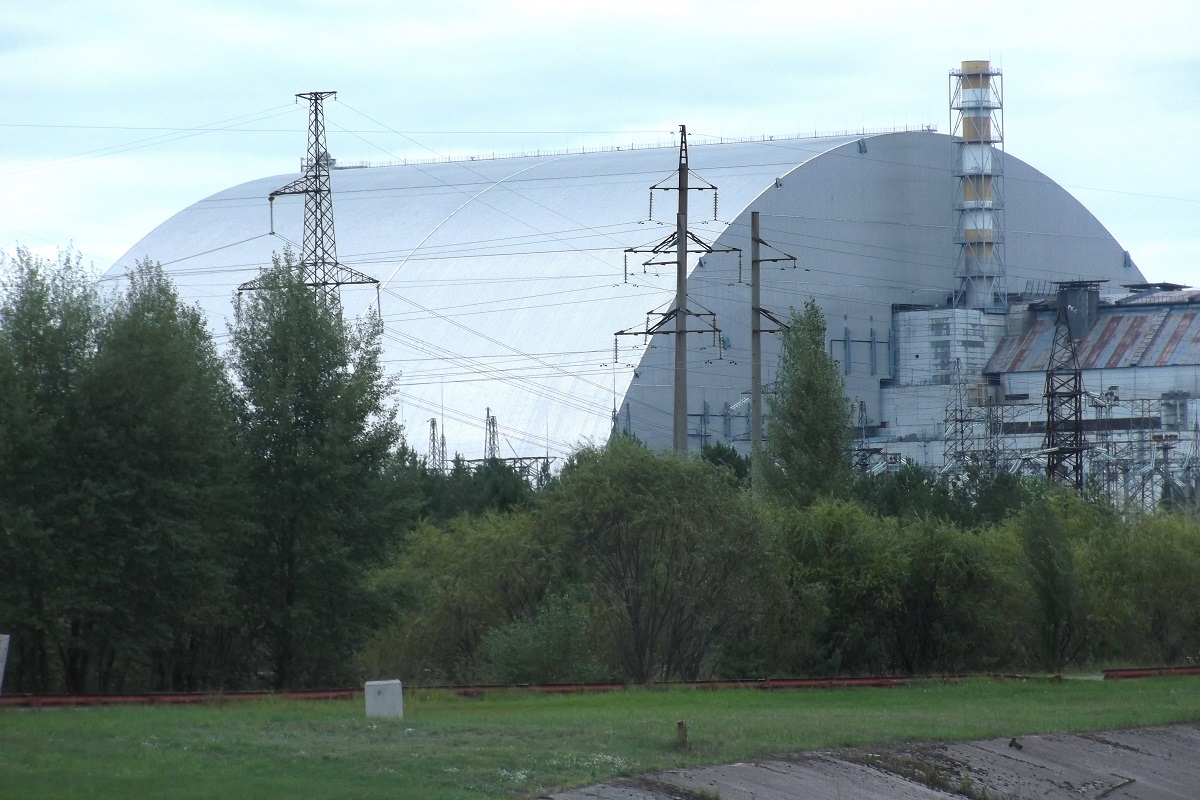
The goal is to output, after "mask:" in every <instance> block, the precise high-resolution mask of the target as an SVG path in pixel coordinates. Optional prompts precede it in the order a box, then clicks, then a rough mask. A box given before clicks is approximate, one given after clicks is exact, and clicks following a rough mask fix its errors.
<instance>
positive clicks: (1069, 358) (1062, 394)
mask: <svg viewBox="0 0 1200 800" xmlns="http://www.w3.org/2000/svg"><path fill="white" fill-rule="evenodd" d="M1096 285H1097V284H1096V283H1094V282H1087V281H1070V282H1065V283H1060V284H1059V285H1058V286H1059V288H1058V313H1057V316H1056V317H1055V320H1054V343H1053V344H1052V345H1051V347H1050V363H1049V364H1047V366H1046V438H1045V440H1044V444H1043V447H1044V449H1045V450H1046V477H1047V478H1048V479H1049V480H1051V481H1053V482H1055V483H1061V484H1064V485H1067V486H1072V487H1074V488H1075V490H1076V491H1080V492H1081V491H1083V454H1084V452H1086V451H1087V449H1088V447H1087V439H1086V438H1084V435H1083V370H1081V369H1080V368H1079V360H1078V358H1077V357H1076V351H1075V341H1076V338H1081V337H1082V335H1083V333H1084V332H1085V331H1084V328H1083V325H1082V324H1080V323H1079V320H1080V319H1081V318H1084V317H1085V316H1086V315H1085V314H1084V313H1080V309H1078V308H1072V305H1071V300H1072V299H1076V298H1079V297H1081V296H1086V294H1087V290H1088V289H1089V288H1092V287H1095V286H1096ZM1076 302H1078V300H1076ZM1073 320H1074V321H1075V322H1076V325H1075V326H1074V327H1075V329H1076V330H1074V331H1073V330H1072V324H1071V323H1072V321H1073Z"/></svg>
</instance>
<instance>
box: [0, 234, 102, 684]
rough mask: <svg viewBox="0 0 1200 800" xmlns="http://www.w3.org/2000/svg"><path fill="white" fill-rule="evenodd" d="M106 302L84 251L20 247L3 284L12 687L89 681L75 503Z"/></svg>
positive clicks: (2, 467) (5, 588) (5, 543)
mask: <svg viewBox="0 0 1200 800" xmlns="http://www.w3.org/2000/svg"><path fill="white" fill-rule="evenodd" d="M102 318H103V310H102V307H101V304H100V301H99V298H98V296H97V294H96V291H95V288H94V284H93V281H92V279H91V276H90V275H89V274H88V272H87V270H86V269H85V268H84V267H83V266H82V264H81V262H80V259H79V256H78V254H72V253H64V254H60V255H59V257H58V259H57V260H53V261H52V260H48V259H43V258H40V257H38V256H35V255H33V254H31V253H30V252H29V251H28V250H27V249H25V248H21V247H18V248H17V250H16V254H15V256H14V257H11V258H8V257H5V258H3V284H2V286H0V620H3V621H4V624H5V625H6V627H8V628H9V630H8V631H7V632H9V633H11V634H13V637H14V638H13V642H12V651H11V653H10V660H9V672H8V679H7V685H11V686H12V687H13V688H14V689H16V690H18V691H46V690H48V689H52V688H56V687H57V684H58V682H59V680H60V679H61V675H62V672H63V669H64V666H65V667H66V669H67V671H68V673H69V676H68V680H67V687H68V688H69V689H72V690H79V689H81V688H82V686H81V681H82V679H83V676H84V675H85V674H86V663H85V659H84V658H83V657H82V653H81V652H80V651H79V650H78V649H77V648H75V647H74V645H73V641H74V637H73V631H72V630H71V627H72V624H73V623H72V622H70V620H71V618H72V616H73V615H72V613H71V612H72V611H73V610H74V609H75V607H76V606H77V604H78V602H79V600H78V597H79V591H78V589H79V588H80V587H79V586H78V581H79V580H80V579H81V578H82V577H83V576H82V575H81V572H80V571H81V570H82V571H83V572H85V573H86V570H87V568H88V562H87V560H86V556H87V553H86V548H85V547H84V546H83V542H84V541H85V537H84V534H85V533H86V528H85V526H84V524H83V519H82V518H81V515H80V513H79V510H78V509H77V508H76V507H75V506H74V505H73V497H74V493H75V492H76V491H77V489H78V487H79V486H80V485H81V484H82V482H83V481H84V479H85V478H86V477H87V471H86V469H85V465H84V464H83V462H82V459H81V457H80V452H79V448H78V447H77V443H78V441H79V439H80V437H81V435H82V434H83V432H84V430H85V428H86V423H85V421H84V419H83V414H82V413H81V404H80V396H81V385H82V383H83V382H84V381H85V380H86V378H87V375H88V372H89V370H90V369H91V367H92V359H93V356H94V354H95V347H96V332H97V329H98V327H99V324H100V322H101V320H102Z"/></svg>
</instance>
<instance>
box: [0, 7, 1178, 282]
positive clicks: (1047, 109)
mask: <svg viewBox="0 0 1200 800" xmlns="http://www.w3.org/2000/svg"><path fill="white" fill-rule="evenodd" d="M973 59H990V60H991V61H992V62H993V64H994V65H996V66H999V67H1000V68H1001V69H1002V70H1003V88H1004V103H1005V116H1004V121H1005V125H1004V128H1005V130H1004V134H1005V149H1006V150H1007V151H1008V152H1009V153H1010V154H1012V155H1014V156H1017V157H1018V158H1020V159H1022V160H1024V161H1026V162H1028V163H1029V164H1031V165H1033V166H1034V167H1036V168H1037V169H1039V170H1041V171H1042V172H1043V173H1045V174H1046V175H1048V176H1049V177H1050V178H1052V179H1053V180H1055V181H1057V182H1058V183H1059V184H1061V185H1063V186H1064V187H1065V188H1067V189H1068V191H1070V192H1071V193H1072V194H1074V195H1075V196H1076V197H1077V198H1078V199H1079V200H1080V201H1081V202H1082V203H1083V204H1084V205H1085V206H1087V207H1088V208H1089V209H1090V210H1091V211H1092V213H1093V214H1095V216H1096V217H1097V218H1098V219H1099V220H1100V221H1101V222H1102V223H1103V224H1104V225H1105V226H1106V227H1107V228H1108V229H1109V231H1110V232H1111V233H1112V234H1113V235H1114V236H1115V237H1116V239H1117V240H1118V241H1119V242H1121V243H1122V244H1123V245H1124V247H1125V248H1126V249H1128V250H1129V251H1130V252H1131V255H1132V257H1133V259H1134V261H1135V262H1136V263H1137V264H1138V266H1139V267H1140V268H1141V269H1142V272H1143V274H1145V276H1146V277H1147V279H1148V280H1151V281H1172V282H1178V283H1184V284H1188V285H1197V286H1200V257H1198V256H1200V147H1198V146H1197V144H1196V139H1197V133H1198V132H1200V3H1197V2H1195V0H1159V1H1157V2H1156V1H1155V0H1148V1H1147V2H1140V3H1129V2H1109V0H1091V2H1076V1H1075V0H1065V1H1063V2H1056V0H1049V1H1047V0H1041V1H1040V2H1026V1H1025V0H1005V1H1004V2H996V3H991V4H989V3H982V2H979V3H963V2H940V0H939V1H935V2H920V1H919V0H909V1H908V2H897V1H896V0H893V1H892V2H878V1H877V0H841V2H836V3H833V2H828V0H823V1H822V2H811V0H783V1H782V2H776V0H742V1H741V2H731V1H729V2H716V1H710V0H655V2H646V1H645V0H641V1H640V2H634V1H633V0H605V2H602V3H594V2H590V1H589V0H573V2H553V3H551V2H541V1H539V0H491V1H490V2H477V1H474V0H440V2H427V1H426V2H409V0H388V1H387V2H377V1H376V0H328V1H327V0H291V2H287V3H283V2H256V0H191V2H173V0H153V1H152V2H144V1H143V0H105V2H103V3H79V2H77V0H70V2H64V1H63V0H41V2H37V3H29V2H21V0H0V249H3V250H5V251H7V252H9V253H11V252H12V250H13V248H14V247H15V246H17V245H22V246H25V247H28V248H30V249H31V250H34V251H36V252H38V253H41V254H44V255H53V254H54V253H55V252H56V251H59V250H61V249H65V248H69V247H73V248H75V249H76V250H78V251H79V252H80V253H81V254H82V256H83V259H84V261H85V262H90V263H91V264H92V265H93V266H94V267H95V269H96V270H97V271H101V272H102V271H104V270H106V269H108V268H109V267H110V266H111V265H112V264H113V262H114V261H116V260H117V259H119V258H120V257H121V256H122V255H124V254H125V252H126V251H128V250H129V249H130V248H132V247H133V246H134V245H135V244H136V243H137V242H138V240H140V239H141V238H142V237H143V236H144V235H145V234H147V233H149V232H150V231H151V230H152V229H153V228H154V227H155V226H157V225H158V224H160V223H162V222H164V221H165V220H167V219H168V218H169V217H170V216H172V215H173V214H175V213H176V212H178V211H180V210H182V209H183V208H185V207H187V206H188V205H190V204H192V203H194V202H196V201H198V200H200V199H203V198H204V197H207V196H209V195H211V194H213V193H215V192H217V191H220V190H222V189H225V188H228V187H230V186H234V185H237V184H239V183H243V182H245V181H249V180H253V179H255V178H260V177H264V176H269V175H281V174H285V173H294V172H296V171H297V170H298V169H299V159H300V157H301V156H302V155H303V152H304V148H305V136H306V130H305V128H306V117H305V113H306V107H305V106H304V105H303V104H297V103H296V102H295V98H294V95H295V94H296V93H298V92H307V91H327V90H335V91H337V92H338V97H337V101H336V102H329V103H327V104H326V120H327V126H328V138H329V149H330V151H331V153H332V154H333V155H334V156H335V157H336V158H337V159H338V160H339V161H342V162H347V161H350V162H354V161H368V162H386V161H393V160H400V159H405V158H433V157H445V156H466V155H485V156H486V155H490V154H492V153H514V152H525V151H533V150H538V149H547V148H566V147H572V148H574V147H581V146H611V145H621V144H624V143H625V142H630V143H635V142H636V143H649V142H655V141H661V142H664V143H665V142H669V141H670V135H671V132H672V131H674V130H677V129H678V126H679V125H680V124H686V125H687V126H688V130H689V132H690V134H691V135H692V137H693V141H706V140H711V138H712V137H740V136H759V135H763V134H766V135H790V134H796V133H801V132H822V133H824V132H838V131H844V130H860V129H872V130H874V129H884V128H903V127H919V126H925V125H936V126H937V127H938V130H941V131H948V129H949V126H950V112H949V110H948V92H949V79H948V72H949V70H950V69H951V68H954V67H957V66H959V65H960V63H961V62H962V61H963V60H973ZM948 193H949V190H948ZM948 203H949V201H948ZM335 213H336V212H335ZM950 213H951V212H950V211H949V210H948V211H947V214H948V215H949V214H950Z"/></svg>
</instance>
